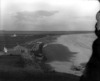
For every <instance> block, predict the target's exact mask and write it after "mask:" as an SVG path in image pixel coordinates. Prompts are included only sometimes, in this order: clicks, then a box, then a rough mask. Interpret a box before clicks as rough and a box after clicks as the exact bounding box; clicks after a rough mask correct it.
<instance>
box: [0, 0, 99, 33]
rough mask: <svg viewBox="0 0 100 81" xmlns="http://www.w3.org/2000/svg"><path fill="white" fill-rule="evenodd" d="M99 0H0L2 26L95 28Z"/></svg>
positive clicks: (70, 28) (41, 29)
mask: <svg viewBox="0 0 100 81" xmlns="http://www.w3.org/2000/svg"><path fill="white" fill-rule="evenodd" d="M99 7H100V6H99V2H98V1H97V0H1V8H0V9H1V21H0V22H1V23H0V25H1V26H0V30H19V31H20V30H31V31H35V30H37V31H74V30H75V31H77V30H79V31H80V30H87V31H91V30H94V25H95V23H96V19H95V15H96V13H97V11H98V10H99Z"/></svg>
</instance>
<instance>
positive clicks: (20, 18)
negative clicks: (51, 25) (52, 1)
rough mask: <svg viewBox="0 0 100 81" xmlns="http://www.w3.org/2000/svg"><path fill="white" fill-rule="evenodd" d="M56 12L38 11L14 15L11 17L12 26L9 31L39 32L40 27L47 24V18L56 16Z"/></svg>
mask: <svg viewBox="0 0 100 81" xmlns="http://www.w3.org/2000/svg"><path fill="white" fill-rule="evenodd" d="M57 13H58V11H47V10H38V11H34V12H28V11H23V12H17V13H16V15H14V16H13V17H12V20H13V23H12V25H13V26H10V28H9V29H11V30H41V28H40V26H41V27H42V25H43V24H44V23H47V22H46V21H48V18H49V17H50V16H53V15H55V14H57Z"/></svg>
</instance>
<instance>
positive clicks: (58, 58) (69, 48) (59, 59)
mask: <svg viewBox="0 0 100 81" xmlns="http://www.w3.org/2000/svg"><path fill="white" fill-rule="evenodd" d="M0 33H1V32H0ZM14 34H16V36H14ZM95 39H96V36H95V34H94V33H93V32H91V31H84V32H81V31H80V32H79V31H76V32H74V31H71V32H65V31H64V32H63V31H61V32H22V33H21V32H11V31H9V32H3V33H1V34H0V51H1V52H2V51H3V48H4V46H5V47H7V48H13V47H15V46H16V45H18V44H19V45H22V46H25V47H30V46H31V45H32V44H33V43H34V42H37V41H41V42H44V43H45V44H47V46H45V47H44V49H43V52H44V53H45V54H46V56H47V58H48V60H47V62H46V63H47V64H49V65H50V66H51V67H52V68H53V69H54V71H56V73H49V74H48V73H47V74H43V76H42V77H41V78H42V80H43V79H44V78H43V77H45V78H50V77H51V78H53V75H54V76H55V80H57V81H62V80H61V78H60V79H59V80H58V79H57V77H59V76H60V77H62V78H63V76H64V78H63V79H66V81H73V80H74V81H75V79H76V81H78V79H79V76H81V75H82V71H81V70H80V69H79V70H73V69H72V68H73V67H75V68H78V67H81V64H82V63H87V62H88V60H89V58H90V56H91V54H92V43H93V41H94V40H95ZM14 58H15V60H14V59H12V60H11V58H9V59H10V60H9V59H7V58H6V59H5V58H1V60H0V63H1V65H3V66H4V65H6V64H7V62H9V63H12V65H14V63H13V62H10V61H14V62H16V60H17V57H14ZM18 59H19V58H18ZM7 60H8V61H7ZM3 66H0V67H3ZM6 66H7V67H8V66H9V65H6ZM7 67H5V68H6V69H7ZM28 69H29V68H28ZM28 69H25V70H28ZM3 70H4V71H5V69H3ZM3 70H1V71H3ZM7 70H9V69H7ZM17 71H18V70H16V69H15V72H16V73H18V72H19V71H18V72H17ZM21 71H22V72H24V71H23V70H21ZM21 71H20V72H21ZM10 72H12V71H11V69H10ZM1 73H2V72H1ZM5 73H6V72H5ZM16 73H14V74H15V75H14V77H15V76H17V75H18V74H19V77H20V75H22V74H23V73H22V74H20V73H18V74H16ZM8 74H10V73H9V72H8ZM28 74H29V73H28ZM32 75H34V73H32ZM46 75H48V76H46ZM5 76H6V77H7V73H6V75H2V77H5ZM11 76H12V74H11ZM11 76H9V77H11ZM23 76H27V78H28V77H29V76H28V75H27V73H26V75H23ZM30 76H31V75H30ZM34 76H35V75H34ZM34 76H31V77H30V78H32V77H34ZM37 76H38V77H39V78H40V75H37ZM2 77H1V78H2ZM9 77H8V78H9ZM35 78H36V77H35ZM74 78H75V79H74ZM28 79H29V78H28ZM32 79H33V78H32ZM72 79H73V80H72ZM55 80H53V79H52V80H47V79H45V81H55ZM7 81H8V80H7ZM17 81H19V80H17ZM21 81H22V80H21ZM30 81H32V80H30ZM36 81H40V80H36ZM43 81H44V80H43Z"/></svg>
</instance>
